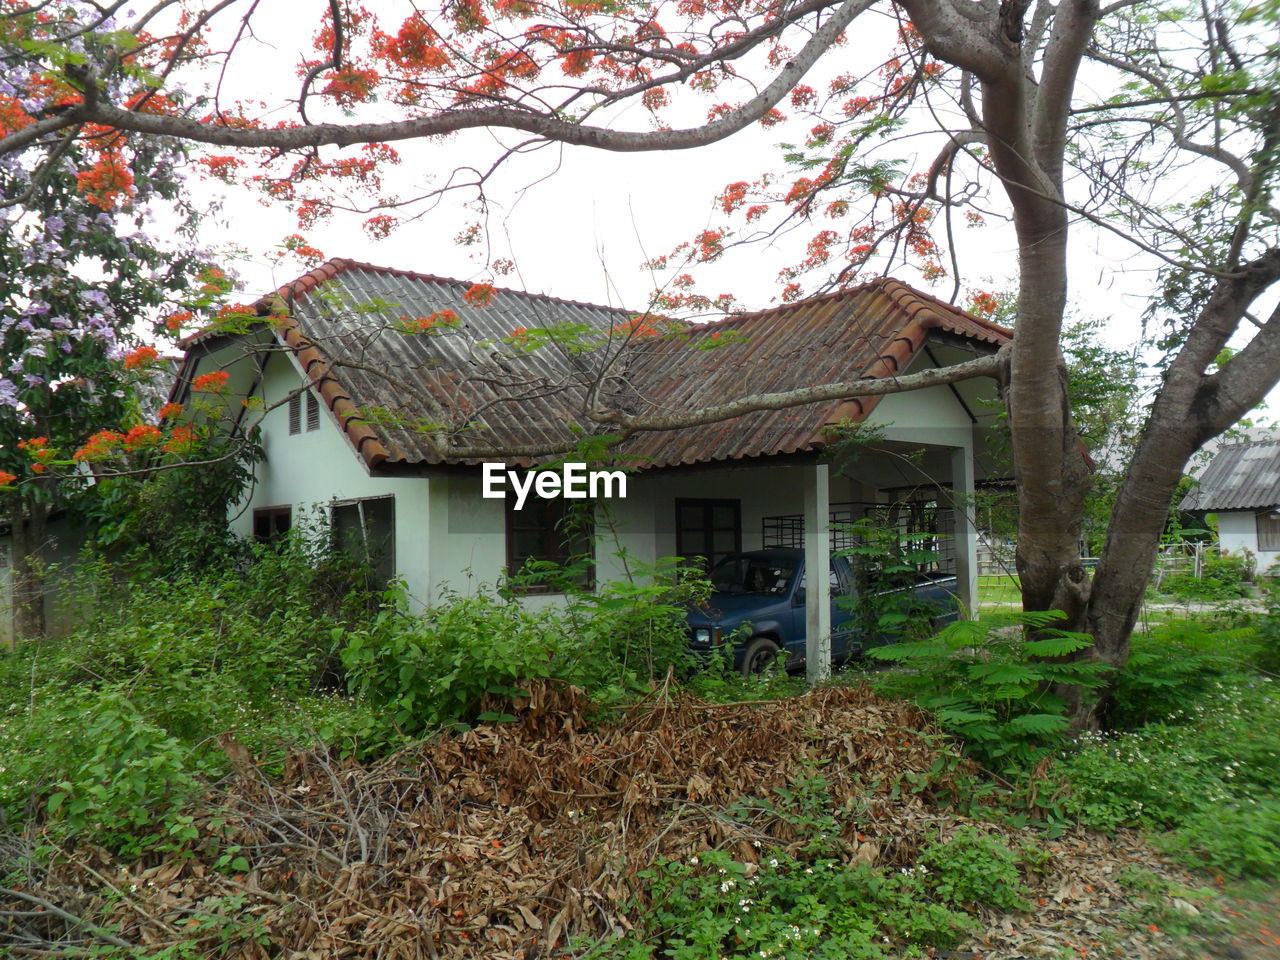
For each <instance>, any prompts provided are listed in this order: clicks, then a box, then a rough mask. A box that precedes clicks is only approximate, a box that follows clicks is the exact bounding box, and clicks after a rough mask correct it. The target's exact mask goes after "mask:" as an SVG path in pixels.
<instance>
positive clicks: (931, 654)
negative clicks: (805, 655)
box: [869, 613, 1104, 767]
mask: <svg viewBox="0 0 1280 960" xmlns="http://www.w3.org/2000/svg"><path fill="white" fill-rule="evenodd" d="M1060 618H1061V614H1058V613H1023V614H1018V615H1017V617H1016V619H1017V621H1018V623H1020V624H1024V625H1027V626H1031V627H1034V628H1036V630H1037V633H1038V637H1039V638H1038V639H1036V640H1032V641H1027V640H1023V639H1022V633H1021V630H1019V629H1016V628H1015V629H1002V630H1000V631H996V630H993V629H992V628H991V627H990V626H989V625H987V624H984V623H982V622H980V621H972V620H961V621H958V622H956V623H953V624H951V625H950V626H948V627H946V628H945V629H944V630H942V632H940V633H939V634H937V636H935V637H932V638H931V639H929V640H922V641H918V642H914V643H898V644H892V645H890V646H886V647H878V648H876V649H874V650H871V651H869V654H870V656H872V657H875V658H878V659H881V660H890V661H893V662H895V663H898V664H901V665H902V667H903V669H901V670H896V671H891V672H889V673H886V674H884V675H882V676H880V677H878V678H876V680H875V685H876V687H877V688H878V689H879V690H880V691H881V692H882V693H886V694H888V695H889V696H899V697H907V698H910V699H913V700H915V701H916V702H917V703H918V704H920V706H922V707H925V708H926V709H928V710H932V711H933V712H934V714H935V716H936V717H937V720H938V722H939V723H940V724H942V726H944V727H946V728H947V729H948V730H950V731H951V732H952V733H954V734H956V735H957V736H959V737H961V738H962V739H963V740H964V743H965V749H966V750H967V751H969V752H970V753H972V754H973V755H974V756H976V757H977V758H978V759H979V760H981V761H982V762H984V763H989V764H997V765H1000V766H1005V767H1010V766H1020V765H1026V764H1028V763H1030V762H1032V761H1035V760H1037V759H1038V758H1040V757H1042V756H1044V755H1045V754H1046V753H1047V752H1048V750H1049V749H1050V747H1052V746H1053V745H1055V744H1056V743H1058V742H1059V741H1060V739H1061V737H1062V736H1063V735H1064V734H1065V732H1066V730H1067V725H1068V721H1067V717H1066V704H1065V702H1064V701H1063V699H1062V698H1061V697H1059V696H1058V695H1057V694H1055V693H1053V692H1052V687H1053V685H1054V684H1076V685H1080V686H1086V687H1096V686H1098V685H1100V684H1101V683H1102V673H1103V669H1104V668H1103V666H1102V665H1100V664H1098V663H1095V662H1092V661H1085V660H1079V661H1066V662H1063V661H1050V660H1044V659H1038V658H1042V657H1066V656H1069V655H1071V654H1074V653H1077V652H1079V651H1081V650H1083V649H1085V648H1086V647H1088V646H1090V645H1091V644H1092V642H1093V641H1092V638H1091V637H1089V636H1088V635H1086V634H1081V633H1071V632H1069V631H1065V630H1056V629H1053V628H1052V627H1050V626H1049V624H1051V623H1053V622H1055V621H1056V620H1058V619H1060Z"/></svg>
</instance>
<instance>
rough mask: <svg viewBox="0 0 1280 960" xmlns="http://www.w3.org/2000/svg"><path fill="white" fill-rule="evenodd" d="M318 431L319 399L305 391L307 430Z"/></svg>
mask: <svg viewBox="0 0 1280 960" xmlns="http://www.w3.org/2000/svg"><path fill="white" fill-rule="evenodd" d="M319 429H320V398H319V397H317V396H316V395H315V394H314V393H313V392H311V391H307V430H308V432H309V431H311V430H319Z"/></svg>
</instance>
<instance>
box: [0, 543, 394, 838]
mask: <svg viewBox="0 0 1280 960" xmlns="http://www.w3.org/2000/svg"><path fill="white" fill-rule="evenodd" d="M337 564H338V561H336V560H331V559H327V558H324V557H322V556H318V555H317V554H316V553H315V552H313V551H311V550H310V549H309V548H307V547H306V546H305V545H304V544H293V545H290V546H287V547H286V548H284V549H282V550H281V551H279V552H274V551H268V552H262V553H260V555H259V557H258V562H257V563H256V564H254V565H252V566H249V567H247V568H244V569H239V570H222V571H214V572H210V573H205V574H203V575H197V574H195V573H191V572H180V573H178V574H176V575H175V576H173V577H172V578H171V579H170V580H167V581H146V582H141V583H131V582H129V581H127V580H120V581H117V579H116V578H117V576H118V571H117V570H116V569H114V568H111V567H109V566H108V565H106V564H102V563H99V564H95V565H91V566H90V568H89V570H88V572H87V574H86V583H85V596H86V603H85V604H84V606H85V609H86V611H87V612H86V619H87V623H86V625H85V627H84V628H82V629H81V630H79V631H78V632H76V633H74V634H72V635H71V636H69V637H67V638H65V639H49V640H34V641H26V642H23V643H21V644H19V645H18V646H17V647H16V648H14V649H12V650H8V651H5V652H3V653H0V811H3V813H4V814H5V815H7V816H8V817H9V818H10V819H11V820H13V819H17V820H22V819H25V818H27V817H29V816H32V815H37V816H48V817H49V818H50V820H51V821H52V822H53V823H54V824H56V826H57V829H58V830H60V831H62V832H67V833H71V834H75V835H78V836H82V837H87V838H91V839H94V840H96V841H98V842H102V843H105V844H108V845H110V846H113V847H118V848H120V849H122V850H126V851H128V852H138V851H140V850H141V849H143V847H144V846H146V845H155V844H156V843H174V842H178V840H180V839H182V837H183V836H184V833H183V831H184V828H183V826H182V820H181V817H182V814H181V810H182V808H183V806H184V804H185V803H186V801H187V800H188V799H189V798H190V797H191V796H193V794H194V793H195V792H196V791H197V790H198V789H199V786H200V782H201V778H202V777H206V776H215V775H218V774H219V773H221V772H222V771H223V770H224V769H225V765H226V763H227V758H226V757H225V756H223V754H222V752H221V750H220V749H219V748H218V747H217V745H216V743H215V737H216V736H217V735H218V734H221V733H226V734H229V735H230V736H232V737H234V738H235V739H236V740H238V741H240V742H241V743H242V744H243V745H244V746H245V747H247V748H248V749H249V750H250V751H251V752H252V753H254V754H256V755H257V756H258V757H259V759H260V760H261V761H262V762H264V763H265V764H266V765H267V766H268V767H269V768H271V767H273V766H275V765H277V764H279V763H280V762H281V761H282V760H283V758H284V756H285V754H286V752H287V749H288V746H289V745H290V744H297V745H310V744H312V743H313V742H315V741H316V740H317V739H324V740H326V741H327V742H330V743H333V744H335V745H336V746H337V747H338V748H340V749H343V750H347V751H367V750H370V749H378V748H379V747H382V746H386V745H389V744H390V743H392V742H393V741H394V731H393V728H392V727H391V725H390V724H389V722H388V721H387V720H386V719H385V718H381V717H379V716H378V715H377V714H375V713H374V712H373V711H371V710H369V709H368V708H367V706H365V705H362V704H358V703H355V702H353V701H351V700H350V699H348V698H342V697H338V696H335V694H334V693H333V692H332V691H329V692H325V686H326V684H329V683H331V681H332V679H333V670H334V668H335V663H336V653H337V650H336V646H337V644H339V643H340V642H341V639H342V635H343V632H344V629H345V626H346V625H347V624H349V623H351V622H352V621H351V619H350V618H349V615H348V614H344V613H341V612H338V608H341V607H342V606H343V603H344V601H342V600H338V602H336V603H335V604H332V605H331V607H332V608H331V610H330V611H329V612H328V613H326V612H325V611H324V610H323V609H318V608H317V606H315V605H314V604H313V599H314V597H315V591H314V590H313V585H315V584H316V583H317V580H318V578H320V577H324V578H327V579H326V580H325V581H324V582H326V583H329V584H331V585H333V584H336V583H338V582H339V581H340V580H341V578H340V577H337V576H336V575H335V571H336V570H337V569H338V566H337ZM357 572H358V571H357ZM343 596H345V593H343ZM330 599H333V597H331V598H330ZM353 609H354V608H353ZM352 616H354V614H352ZM151 824H154V825H155V829H149V825H151Z"/></svg>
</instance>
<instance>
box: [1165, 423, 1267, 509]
mask: <svg viewBox="0 0 1280 960" xmlns="http://www.w3.org/2000/svg"><path fill="white" fill-rule="evenodd" d="M1276 506H1280V440H1259V441H1256V442H1254V443H1237V444H1232V445H1230V446H1225V447H1219V448H1218V452H1217V453H1215V454H1214V456H1213V462H1211V463H1210V464H1209V466H1208V467H1207V468H1206V469H1205V471H1204V473H1203V474H1202V475H1201V477H1200V485H1199V486H1197V487H1196V488H1195V489H1194V490H1192V491H1191V492H1190V493H1189V494H1187V495H1186V496H1185V497H1184V498H1183V499H1182V503H1181V504H1180V505H1179V506H1178V509H1179V510H1188V511H1189V510H1264V509H1270V508H1272V507H1276Z"/></svg>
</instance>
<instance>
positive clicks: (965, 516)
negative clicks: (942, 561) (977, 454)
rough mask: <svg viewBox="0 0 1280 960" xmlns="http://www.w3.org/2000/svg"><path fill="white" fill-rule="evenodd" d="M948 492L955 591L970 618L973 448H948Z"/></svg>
mask: <svg viewBox="0 0 1280 960" xmlns="http://www.w3.org/2000/svg"><path fill="white" fill-rule="evenodd" d="M951 493H952V496H953V498H954V501H955V502H954V504H953V509H954V515H955V525H956V535H955V536H956V594H957V595H958V596H959V598H960V602H961V603H962V604H963V605H964V611H965V612H964V614H963V615H965V616H967V617H968V619H970V620H976V619H977V617H978V529H977V526H976V524H975V517H974V503H973V448H972V447H967V446H966V447H956V448H954V449H953V450H952V451H951Z"/></svg>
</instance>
